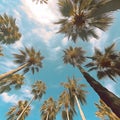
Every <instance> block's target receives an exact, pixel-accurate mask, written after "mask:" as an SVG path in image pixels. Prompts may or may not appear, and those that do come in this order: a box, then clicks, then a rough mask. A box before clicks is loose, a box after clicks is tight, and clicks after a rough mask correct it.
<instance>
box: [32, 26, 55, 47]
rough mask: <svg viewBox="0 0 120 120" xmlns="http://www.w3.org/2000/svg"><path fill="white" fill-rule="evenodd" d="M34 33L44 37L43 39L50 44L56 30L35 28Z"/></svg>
mask: <svg viewBox="0 0 120 120" xmlns="http://www.w3.org/2000/svg"><path fill="white" fill-rule="evenodd" d="M32 32H33V33H35V34H36V35H38V36H39V37H41V38H42V41H43V42H44V43H45V44H46V45H47V46H49V42H50V39H51V38H52V37H53V36H54V34H55V33H54V31H48V30H46V29H45V28H38V29H33V30H32Z"/></svg>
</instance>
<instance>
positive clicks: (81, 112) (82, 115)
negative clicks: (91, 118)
mask: <svg viewBox="0 0 120 120" xmlns="http://www.w3.org/2000/svg"><path fill="white" fill-rule="evenodd" d="M74 96H75V100H76V102H77V105H78V108H79V111H80V115H81V118H82V120H86V118H85V115H84V113H83V111H82V108H81V106H80V103H79V101H78V98H77V96H76V95H74Z"/></svg>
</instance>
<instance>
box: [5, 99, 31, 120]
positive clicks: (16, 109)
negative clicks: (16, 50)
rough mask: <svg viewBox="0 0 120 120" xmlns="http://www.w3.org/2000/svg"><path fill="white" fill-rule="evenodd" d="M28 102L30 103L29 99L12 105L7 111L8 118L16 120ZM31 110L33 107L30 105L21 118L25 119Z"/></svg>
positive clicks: (8, 119) (21, 119)
mask: <svg viewBox="0 0 120 120" xmlns="http://www.w3.org/2000/svg"><path fill="white" fill-rule="evenodd" d="M27 104H28V101H18V104H17V105H15V106H13V107H11V108H10V109H9V111H8V112H7V114H6V115H7V116H8V117H7V120H16V118H17V117H18V116H19V114H20V113H21V111H22V110H23V109H24V107H25V106H26V105H27ZM30 110H31V107H30V106H28V107H27V109H26V111H25V112H24V114H23V115H22V116H21V118H20V120H25V118H26V117H27V116H28V115H29V112H30Z"/></svg>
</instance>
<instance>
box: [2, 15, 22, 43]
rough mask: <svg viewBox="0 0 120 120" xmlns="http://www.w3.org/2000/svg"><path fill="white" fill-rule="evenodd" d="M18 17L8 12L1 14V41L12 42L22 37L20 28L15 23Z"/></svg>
mask: <svg viewBox="0 0 120 120" xmlns="http://www.w3.org/2000/svg"><path fill="white" fill-rule="evenodd" d="M15 21H16V19H14V18H13V17H11V16H8V15H7V14H6V13H4V14H3V15H0V42H1V43H3V44H12V43H14V42H16V41H17V40H19V39H20V38H21V33H19V28H18V26H17V25H16V23H15Z"/></svg>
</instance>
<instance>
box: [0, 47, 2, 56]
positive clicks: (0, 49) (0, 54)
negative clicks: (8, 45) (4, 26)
mask: <svg viewBox="0 0 120 120" xmlns="http://www.w3.org/2000/svg"><path fill="white" fill-rule="evenodd" d="M0 56H3V53H2V46H0Z"/></svg>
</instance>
